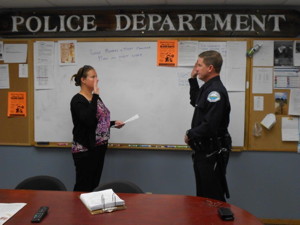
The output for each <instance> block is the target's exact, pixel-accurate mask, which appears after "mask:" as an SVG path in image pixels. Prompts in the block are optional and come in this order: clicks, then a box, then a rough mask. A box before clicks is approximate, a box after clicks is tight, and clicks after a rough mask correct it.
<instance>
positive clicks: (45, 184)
mask: <svg viewBox="0 0 300 225" xmlns="http://www.w3.org/2000/svg"><path fill="white" fill-rule="evenodd" d="M15 189H27V190H53V191H66V190H67V188H66V186H65V185H64V184H63V183H62V182H61V181H60V180H59V179H58V178H56V177H51V176H45V175H41V176H33V177H29V178H26V179H25V180H23V181H22V182H21V183H19V184H18V185H17V186H16V188H15Z"/></svg>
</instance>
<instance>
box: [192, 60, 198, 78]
mask: <svg viewBox="0 0 300 225" xmlns="http://www.w3.org/2000/svg"><path fill="white" fill-rule="evenodd" d="M197 75H198V73H197V61H196V63H195V65H194V68H193V70H192V72H191V78H196V77H197Z"/></svg>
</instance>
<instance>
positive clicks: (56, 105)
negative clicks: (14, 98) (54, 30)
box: [34, 42, 245, 146]
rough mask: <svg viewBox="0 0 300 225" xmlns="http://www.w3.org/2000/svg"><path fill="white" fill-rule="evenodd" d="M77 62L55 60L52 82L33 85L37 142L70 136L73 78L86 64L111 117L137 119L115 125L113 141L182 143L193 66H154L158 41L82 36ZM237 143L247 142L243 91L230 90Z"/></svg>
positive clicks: (189, 113) (75, 90)
mask: <svg viewBox="0 0 300 225" xmlns="http://www.w3.org/2000/svg"><path fill="white" fill-rule="evenodd" d="M77 47H78V49H77V53H78V55H77V59H78V63H77V65H68V66H60V65H59V63H58V60H56V61H57V62H56V63H55V64H54V74H53V76H54V83H55V84H54V87H53V89H47V90H35V91H34V98H35V100H34V101H35V104H34V110H35V116H34V118H35V119H34V122H35V132H34V133H35V142H71V141H72V128H73V124H72V120H71V113H70V101H71V98H72V97H73V95H75V94H76V93H78V92H79V87H76V86H75V85H74V82H71V81H70V78H71V76H72V75H73V74H75V73H76V72H77V71H78V69H79V68H80V67H82V66H83V65H91V66H93V67H94V68H95V69H96V71H97V74H98V78H99V88H100V97H101V99H102V100H103V102H104V103H105V105H106V106H107V107H108V109H109V110H110V112H111V120H123V121H125V120H127V119H128V118H130V117H132V116H133V115H135V114H138V115H139V117H140V118H139V119H138V120H135V121H133V122H130V123H128V124H126V125H125V126H124V127H123V128H122V129H114V128H112V129H111V138H110V143H125V144H126V143H127V144H131V143H135V144H162V145H184V144H185V143H184V134H185V132H186V130H187V129H190V126H191V120H192V115H193V110H194V109H193V107H192V106H191V105H190V104H189V101H190V100H189V84H188V78H189V77H190V72H191V67H158V66H156V42H78V46H77ZM229 97H230V100H231V105H232V112H231V122H230V126H229V131H230V133H231V135H232V138H233V146H243V145H244V129H245V127H244V124H245V92H229Z"/></svg>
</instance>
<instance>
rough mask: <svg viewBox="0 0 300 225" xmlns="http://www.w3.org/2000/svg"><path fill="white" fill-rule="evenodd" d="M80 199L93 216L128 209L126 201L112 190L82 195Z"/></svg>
mask: <svg viewBox="0 0 300 225" xmlns="http://www.w3.org/2000/svg"><path fill="white" fill-rule="evenodd" d="M80 199H81V201H82V202H83V204H84V205H85V206H86V207H87V208H88V210H89V211H90V212H91V213H92V214H98V213H104V212H112V211H116V210H120V209H125V208H126V206H125V201H124V200H122V199H121V198H120V197H119V196H118V195H117V194H116V193H115V192H114V191H113V190H112V189H107V190H103V191H96V192H90V193H85V194H81V195H80Z"/></svg>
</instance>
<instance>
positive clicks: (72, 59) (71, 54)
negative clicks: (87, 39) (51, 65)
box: [58, 40, 77, 65]
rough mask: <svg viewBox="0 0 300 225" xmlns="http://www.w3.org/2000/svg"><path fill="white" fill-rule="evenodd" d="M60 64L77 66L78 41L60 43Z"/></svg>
mask: <svg viewBox="0 0 300 225" xmlns="http://www.w3.org/2000/svg"><path fill="white" fill-rule="evenodd" d="M58 50H59V64H60V65H76V63H77V54H76V52H77V41H73V40H72V41H71V40H67V41H59V42H58Z"/></svg>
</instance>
